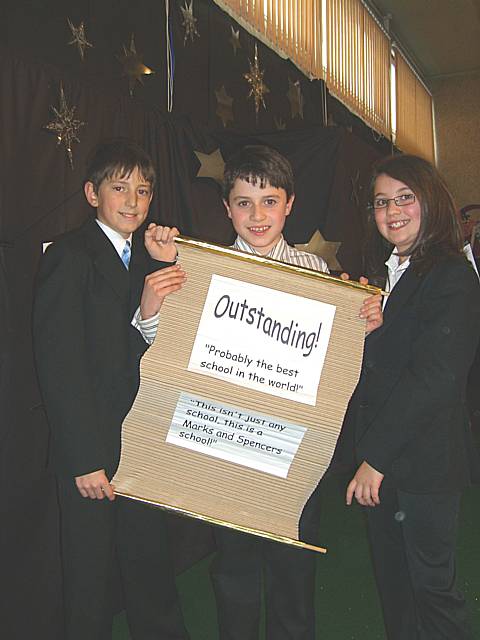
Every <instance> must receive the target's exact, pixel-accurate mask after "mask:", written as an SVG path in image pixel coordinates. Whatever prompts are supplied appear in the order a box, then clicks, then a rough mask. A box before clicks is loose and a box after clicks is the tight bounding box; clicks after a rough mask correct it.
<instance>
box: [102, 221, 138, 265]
mask: <svg viewBox="0 0 480 640" xmlns="http://www.w3.org/2000/svg"><path fill="white" fill-rule="evenodd" d="M95 222H96V223H97V224H98V226H99V227H100V229H101V230H102V231H103V233H104V234H105V235H106V236H107V238H108V239H109V240H110V242H111V243H112V244H113V246H114V247H115V251H116V252H117V253H118V255H119V256H120V257H122V251H123V249H124V247H125V243H126V241H127V240H130V245H131V244H132V234H130V236H129V237H128V238H124V237H123V236H122V235H120V234H119V233H118V231H115V229H112V228H111V227H109V226H107V225H106V224H105V223H104V222H101V221H100V220H99V219H98V218H95Z"/></svg>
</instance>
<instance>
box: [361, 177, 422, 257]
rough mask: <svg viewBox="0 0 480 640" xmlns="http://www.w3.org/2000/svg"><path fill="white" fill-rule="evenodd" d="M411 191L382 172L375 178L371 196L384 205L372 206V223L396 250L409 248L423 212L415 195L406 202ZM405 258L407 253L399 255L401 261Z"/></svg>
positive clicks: (418, 228)
mask: <svg viewBox="0 0 480 640" xmlns="http://www.w3.org/2000/svg"><path fill="white" fill-rule="evenodd" d="M412 194H413V191H412V190H411V189H410V187H408V186H407V185H406V184H405V183H403V182H400V180H395V178H391V177H390V176H388V175H386V174H385V173H382V174H381V175H379V176H378V178H377V179H376V180H375V188H374V194H373V199H374V201H376V203H377V205H378V204H383V203H382V200H384V201H385V202H386V206H384V207H381V208H376V209H374V213H375V222H376V224H377V228H378V231H379V232H380V234H381V235H382V236H383V237H384V238H385V240H388V242H390V243H391V244H393V245H395V247H396V248H397V250H398V251H399V252H403V251H405V250H406V249H408V248H409V247H410V246H411V245H412V244H413V242H414V241H415V240H416V238H417V236H418V233H419V231H420V223H421V219H422V211H421V207H420V202H419V201H418V198H417V197H415V198H414V202H409V198H411V196H412ZM413 195H414V194H413ZM394 198H396V199H397V203H400V204H397V203H396V202H395V200H394ZM405 203H407V204H405ZM404 260H406V256H402V257H401V258H400V262H403V261H404Z"/></svg>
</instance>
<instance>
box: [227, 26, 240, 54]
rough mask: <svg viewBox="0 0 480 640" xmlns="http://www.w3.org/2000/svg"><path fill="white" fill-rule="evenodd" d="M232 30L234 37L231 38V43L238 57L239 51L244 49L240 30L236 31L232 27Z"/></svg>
mask: <svg viewBox="0 0 480 640" xmlns="http://www.w3.org/2000/svg"><path fill="white" fill-rule="evenodd" d="M230 30H231V32H232V35H231V36H230V40H229V42H230V44H231V45H232V49H233V53H234V55H237V51H238V50H239V49H241V48H242V45H241V43H240V29H237V31H235V29H234V28H233V27H232V26H231V25H230Z"/></svg>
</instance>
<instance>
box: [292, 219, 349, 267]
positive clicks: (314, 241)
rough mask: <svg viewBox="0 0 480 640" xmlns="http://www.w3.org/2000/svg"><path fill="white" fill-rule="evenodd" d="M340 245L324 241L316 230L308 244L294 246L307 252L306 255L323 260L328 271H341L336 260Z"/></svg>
mask: <svg viewBox="0 0 480 640" xmlns="http://www.w3.org/2000/svg"><path fill="white" fill-rule="evenodd" d="M341 244H342V243H341V242H330V240H325V238H324V237H323V236H322V234H321V233H320V231H318V229H317V231H315V233H314V234H313V236H312V237H311V238H310V240H309V241H308V244H296V245H295V249H298V250H299V251H307V253H314V254H315V255H316V256H319V257H320V258H323V259H324V260H325V262H326V263H327V264H328V268H329V269H330V271H342V265H341V264H340V263H339V261H338V260H337V251H338V250H339V249H340V246H341Z"/></svg>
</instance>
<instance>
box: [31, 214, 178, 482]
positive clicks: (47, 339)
mask: <svg viewBox="0 0 480 640" xmlns="http://www.w3.org/2000/svg"><path fill="white" fill-rule="evenodd" d="M162 266H166V264H165V263H159V262H156V261H154V260H152V259H151V258H150V257H149V255H148V253H147V251H146V250H145V247H144V245H143V238H142V237H141V234H139V235H138V237H137V236H136V234H134V236H133V240H132V255H131V261H130V268H129V271H127V270H126V269H125V267H124V265H123V263H122V262H121V260H120V258H119V256H118V254H117V252H116V251H115V248H114V247H113V245H112V244H111V242H110V241H109V240H108V238H107V237H106V235H105V234H104V233H103V231H102V230H101V229H100V227H99V226H98V224H97V223H96V222H95V220H93V219H91V220H88V221H87V222H86V223H85V224H84V225H83V226H81V227H80V228H78V229H76V230H74V231H71V232H69V233H67V234H65V235H64V236H62V237H61V238H60V239H58V240H57V241H55V242H54V243H53V244H52V245H51V246H50V247H49V248H48V249H47V251H46V252H45V255H44V256H43V258H42V260H41V264H40V270H39V273H38V278H37V283H36V293H35V300H34V311H33V337H34V351H35V360H36V367H37V373H38V380H39V385H40V390H41V393H42V397H43V401H44V406H45V410H46V414H47V418H48V422H49V425H50V429H51V451H52V462H53V466H54V468H55V469H56V471H57V473H59V474H61V475H64V476H69V477H72V476H78V475H83V474H86V473H89V472H91V471H95V470H97V469H105V470H106V471H107V475H108V476H109V477H111V476H112V475H113V474H114V472H115V470H116V468H117V466H118V462H119V456H120V436H121V425H122V422H123V419H124V417H125V415H126V414H127V412H128V411H129V409H130V407H131V405H132V403H133V400H134V398H135V395H136V392H137V390H138V384H139V361H140V358H141V357H142V355H143V353H144V352H145V350H146V348H147V344H146V343H145V341H144V340H143V338H142V336H141V334H140V333H139V332H138V331H137V330H136V329H135V328H133V327H132V326H131V324H130V322H131V319H132V316H133V313H134V311H135V309H136V308H137V307H138V305H139V302H140V297H141V292H142V289H143V283H144V278H145V275H146V274H148V273H151V272H152V271H155V270H156V269H158V268H161V267H162Z"/></svg>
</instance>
